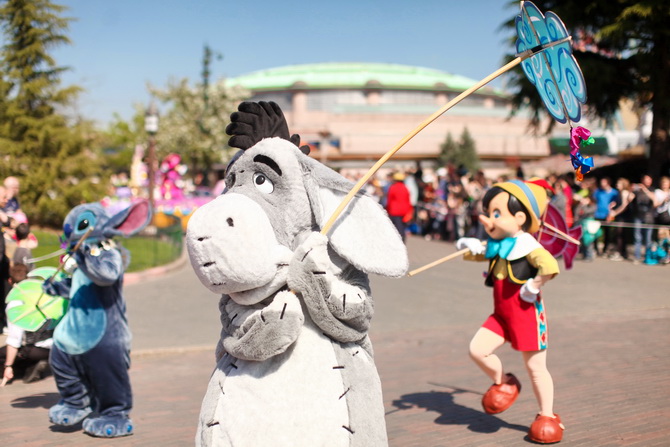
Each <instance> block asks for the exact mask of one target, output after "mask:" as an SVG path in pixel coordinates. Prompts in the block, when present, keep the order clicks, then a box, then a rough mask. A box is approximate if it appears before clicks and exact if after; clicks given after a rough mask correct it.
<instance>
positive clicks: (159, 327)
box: [0, 237, 670, 447]
mask: <svg viewBox="0 0 670 447" xmlns="http://www.w3.org/2000/svg"><path fill="white" fill-rule="evenodd" d="M408 250H409V253H410V262H411V267H412V268H416V267H419V266H422V265H424V264H426V263H428V262H430V261H433V260H435V259H437V258H440V257H442V256H445V255H446V254H448V253H450V252H453V251H454V247H453V244H449V243H443V242H435V241H433V242H428V241H424V240H423V239H420V238H417V237H411V238H409V239H408ZM561 266H562V263H561ZM484 269H485V265H484V264H478V263H469V262H464V261H462V260H460V259H458V260H453V261H450V262H448V263H446V264H443V265H441V266H438V267H435V268H433V269H431V270H428V271H426V272H424V273H421V274H419V275H417V276H415V277H412V278H402V279H388V278H381V277H373V278H372V290H373V295H374V297H375V310H376V313H375V318H374V320H373V328H372V331H371V337H372V341H373V344H374V348H375V360H376V363H377V368H378V370H379V374H380V377H381V380H382V385H383V390H384V400H385V408H386V423H387V429H388V434H389V443H390V445H391V446H394V447H406V446H421V447H429V446H523V445H529V444H530V442H529V441H528V440H527V439H526V438H525V437H526V432H527V431H528V427H529V425H530V423H531V422H532V420H533V418H534V415H535V413H536V411H537V404H536V401H535V398H534V396H533V393H532V389H531V385H530V383H529V381H528V378H527V376H526V374H525V372H524V367H523V363H522V361H521V356H520V355H519V353H517V352H514V351H513V350H512V349H511V348H509V346H504V347H503V348H501V349H500V350H499V355H500V357H501V358H502V360H503V362H504V363H505V364H506V366H507V369H508V370H510V371H512V372H515V373H516V374H517V376H518V377H519V378H520V380H521V382H522V386H523V389H522V392H521V395H520V397H519V400H518V401H517V403H516V404H515V405H514V406H513V407H512V408H511V409H509V410H508V411H506V412H504V413H502V414H500V415H495V416H491V415H487V414H485V413H483V411H482V410H481V406H480V400H481V397H482V393H483V392H484V391H485V390H486V389H487V388H488V386H489V385H490V383H489V380H488V379H487V378H486V377H485V376H484V375H483V373H481V372H480V371H479V369H477V367H476V366H475V365H474V363H472V361H471V360H470V359H469V357H468V354H467V347H468V343H469V340H470V338H471V337H472V335H473V334H474V333H475V331H476V330H477V328H478V327H479V326H480V324H481V323H482V322H483V320H484V319H485V318H486V316H487V315H488V314H489V313H490V312H491V307H492V299H491V291H490V289H488V288H485V287H484V286H483V278H482V272H483V270H484ZM669 290H670V265H668V266H646V265H633V264H632V263H628V262H612V261H608V260H605V259H597V260H596V261H595V262H593V263H583V262H580V261H577V262H576V264H575V267H574V268H573V269H572V270H570V271H564V272H562V274H561V275H560V276H558V277H557V278H556V279H555V280H553V281H551V282H550V283H549V284H548V285H547V286H546V287H545V289H544V294H545V300H546V306H547V312H548V318H549V331H550V339H549V346H550V347H549V370H550V371H551V373H552V375H553V377H554V382H555V387H556V399H555V410H556V412H557V413H559V414H560V415H561V417H562V419H563V421H564V423H565V425H566V427H567V429H566V431H565V435H564V440H563V442H562V443H561V444H559V445H562V446H566V447H567V446H645V447H646V446H670V355H669V354H670V348H669V347H668V343H669V342H670V294H669V293H668V292H669ZM125 293H126V297H127V300H128V314H129V319H130V324H131V328H132V330H133V333H134V340H133V353H132V368H131V371H130V373H131V380H132V385H133V391H134V399H135V406H134V409H133V412H132V419H133V422H134V424H135V426H136V428H135V430H136V431H135V434H134V435H133V436H130V437H128V438H119V439H114V440H105V439H97V438H91V437H89V436H87V435H84V434H82V432H81V431H80V430H63V429H59V428H58V427H54V426H52V425H51V424H50V423H49V421H48V416H47V409H48V408H49V407H50V406H51V405H53V404H55V403H56V402H57V400H58V393H57V390H56V386H55V384H54V382H53V378H51V377H49V378H47V379H45V380H42V381H39V382H36V383H32V384H28V385H26V384H23V383H22V382H20V381H19V382H15V383H13V384H11V385H8V386H7V387H5V388H0V443H1V444H2V445H4V446H15V445H25V446H61V445H70V446H118V447H121V446H189V445H193V439H194V434H195V427H196V423H197V419H198V413H199V409H200V402H201V400H202V396H203V394H204V391H205V388H206V385H207V381H208V379H209V375H210V374H211V371H212V369H213V367H214V346H215V344H216V341H217V338H218V332H219V328H220V325H219V322H218V309H217V297H216V296H215V295H213V294H212V293H210V292H208V291H207V290H206V289H205V288H204V287H203V286H202V285H200V283H199V282H198V280H197V279H196V277H195V275H194V274H193V272H192V270H191V268H190V266H189V265H188V262H185V263H182V264H181V266H180V267H178V268H176V269H174V270H172V271H168V272H164V274H163V275H147V274H138V275H130V276H129V277H128V278H127V285H126V288H125ZM259 429H262V427H259ZM295 445H296V446H301V444H300V442H299V440H296V443H295Z"/></svg>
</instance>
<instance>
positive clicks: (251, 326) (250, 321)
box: [186, 102, 408, 447]
mask: <svg viewBox="0 0 670 447" xmlns="http://www.w3.org/2000/svg"><path fill="white" fill-rule="evenodd" d="M238 110H239V111H238V112H236V113H234V114H233V115H232V116H231V121H232V123H231V125H230V126H229V127H228V128H227V132H228V133H229V134H232V135H233V137H232V138H231V139H230V143H229V144H230V145H231V146H233V147H239V148H241V149H242V150H240V151H239V152H238V153H237V154H236V155H235V157H234V158H233V160H232V161H231V162H230V164H229V165H228V168H227V171H226V176H225V182H226V189H225V191H224V192H223V194H222V195H220V196H219V197H217V198H216V200H213V201H211V202H209V203H208V204H206V205H204V206H202V207H200V208H198V210H197V211H195V212H194V214H193V217H192V218H191V219H190V220H189V223H188V230H187V234H186V241H187V247H188V252H189V256H190V259H191V264H192V266H193V269H194V270H195V272H196V274H197V276H198V278H199V279H200V281H201V282H202V283H203V284H204V285H205V286H206V287H207V288H208V289H209V290H211V291H212V292H215V293H218V294H221V299H220V301H219V310H220V312H221V323H222V330H221V338H220V340H219V343H218V346H217V350H216V361H217V365H216V368H215V369H214V372H213V374H212V376H211V378H210V381H209V386H208V388H207V393H206V395H205V398H204V399H203V402H202V408H201V411H200V423H199V426H198V432H197V434H196V444H197V445H208V446H209V445H212V446H242V447H244V446H329V447H345V446H360V447H374V446H385V445H387V443H388V441H387V435H386V424H385V421H384V404H383V399H382V390H381V382H380V380H379V376H378V374H377V369H376V367H375V364H374V360H373V353H372V344H371V342H370V338H369V337H368V328H369V327H370V322H371V319H372V314H373V303H372V295H371V291H370V282H369V279H368V275H367V274H368V273H377V274H382V275H386V276H402V275H403V274H404V273H405V272H406V270H407V266H408V260H407V251H406V249H405V246H404V244H403V243H402V240H401V238H400V235H399V234H398V232H397V231H396V229H395V227H394V226H393V225H392V224H391V222H390V220H389V219H388V217H387V215H386V213H385V212H384V210H383V208H382V207H381V206H380V205H379V204H378V203H377V202H376V201H374V200H373V199H372V198H371V197H369V196H366V195H363V194H359V195H358V196H357V197H355V198H354V199H353V200H352V202H351V203H350V207H349V208H348V209H347V210H346V211H345V213H344V214H343V215H341V216H340V217H339V218H338V220H337V221H336V222H335V225H334V226H333V231H332V232H331V233H330V238H327V237H326V236H324V235H322V234H321V233H320V232H319V229H320V228H321V227H322V226H323V225H324V223H325V222H326V221H327V220H328V218H329V217H330V216H331V214H332V212H333V210H335V208H337V206H338V205H339V204H340V202H341V200H342V198H343V197H344V196H345V195H346V194H347V193H348V192H349V191H350V190H351V188H352V187H353V184H352V183H350V182H349V181H347V180H346V179H345V178H344V177H342V176H341V175H339V174H338V173H336V172H335V171H333V170H331V169H330V168H328V167H326V166H324V165H323V164H321V163H319V162H318V161H317V160H315V159H313V158H311V157H309V156H308V155H307V153H308V152H309V150H308V149H306V148H305V149H303V148H299V147H298V145H297V144H298V143H299V141H300V137H299V136H298V135H293V136H289V135H290V134H289V132H288V127H287V125H286V121H285V119H284V116H283V113H282V111H281V110H280V109H279V107H278V106H277V105H276V104H274V103H267V102H260V103H242V104H241V105H240V106H239V109H238Z"/></svg>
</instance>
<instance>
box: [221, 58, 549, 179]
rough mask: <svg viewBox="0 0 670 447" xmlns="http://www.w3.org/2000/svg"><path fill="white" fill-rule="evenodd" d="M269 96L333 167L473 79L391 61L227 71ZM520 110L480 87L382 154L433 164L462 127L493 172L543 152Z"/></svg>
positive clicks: (370, 153) (352, 160) (395, 134)
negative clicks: (392, 152)
mask: <svg viewBox="0 0 670 447" xmlns="http://www.w3.org/2000/svg"><path fill="white" fill-rule="evenodd" d="M226 82H227V84H228V85H230V86H233V85H239V86H242V87H244V88H246V89H248V90H249V91H251V93H252V98H251V100H257V101H275V102H277V103H278V104H279V105H280V106H281V107H282V110H283V111H284V114H285V115H286V118H287V121H288V123H289V128H290V130H291V132H293V133H298V134H300V136H301V139H302V142H303V144H309V145H310V146H311V147H312V149H313V153H312V155H313V156H314V157H315V158H318V159H320V160H321V161H322V162H324V163H326V164H328V165H329V166H331V167H333V168H352V169H357V168H368V167H369V166H371V165H372V164H373V163H374V162H375V161H377V160H378V159H379V158H380V157H381V156H382V155H383V154H385V153H386V152H387V151H389V150H390V149H392V148H394V147H395V146H396V145H398V144H399V143H400V142H401V141H402V140H403V139H404V138H406V137H407V136H408V135H409V134H410V133H411V132H413V131H414V130H415V129H416V128H417V126H419V125H421V124H423V123H424V122H425V121H426V120H427V119H428V118H429V117H430V116H431V115H432V114H434V113H435V112H436V111H438V110H439V109H440V108H441V107H442V106H444V105H445V104H447V103H448V102H449V101H451V100H452V99H453V98H455V97H456V96H458V95H459V94H460V93H461V92H463V91H464V90H466V89H468V88H469V87H471V86H472V85H474V84H475V83H476V82H477V81H475V80H472V79H467V78H465V77H462V76H459V75H454V74H450V73H445V72H441V71H437V70H432V69H427V68H421V67H412V66H404V65H393V64H373V63H322V64H308V65H293V66H287V67H278V68H273V69H268V70H262V71H259V72H255V73H251V74H249V75H245V76H240V77H237V78H231V79H228V80H227V81H226ZM528 124H529V119H528V117H527V116H526V115H525V114H524V113H519V114H518V115H517V116H514V117H510V105H509V98H508V96H507V95H506V94H505V93H503V92H501V91H499V90H496V89H493V88H490V87H484V88H482V89H480V90H478V91H477V92H475V93H474V94H472V95H470V96H468V97H467V98H465V99H464V100H463V101H462V102H460V103H459V104H457V105H456V106H454V107H453V108H452V109H450V110H449V111H447V112H446V113H444V114H443V115H442V116H440V117H439V118H437V119H436V120H435V121H434V122H432V123H431V124H429V125H428V126H427V127H426V128H425V129H423V130H422V131H420V132H419V133H418V134H417V135H416V136H414V137H413V138H412V139H411V140H410V141H409V142H407V143H406V144H405V145H404V146H403V147H402V149H400V150H399V151H398V152H397V154H396V155H395V156H394V157H393V158H392V160H391V161H389V162H388V167H394V166H395V167H402V166H403V165H407V164H408V163H415V161H420V162H421V163H422V164H423V165H430V164H433V165H434V164H435V163H436V161H437V157H438V155H439V153H440V146H441V145H442V144H443V143H444V142H445V140H446V138H447V135H448V134H451V136H452V138H453V139H454V140H458V139H459V138H460V136H461V134H462V133H463V131H464V129H465V128H467V130H468V131H469V133H470V135H471V137H472V138H473V139H474V141H475V145H476V150H477V153H478V155H479V158H480V160H481V165H482V167H483V168H484V169H485V170H486V171H489V172H491V173H492V174H493V173H498V172H502V171H505V170H510V169H514V168H515V167H516V165H517V164H518V163H520V162H525V161H531V160H537V159H540V158H543V157H546V156H547V155H549V150H550V149H549V142H548V139H547V138H546V137H544V136H535V135H532V134H531V133H530V132H529V127H528Z"/></svg>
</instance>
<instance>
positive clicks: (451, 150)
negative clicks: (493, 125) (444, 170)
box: [438, 127, 479, 172]
mask: <svg viewBox="0 0 670 447" xmlns="http://www.w3.org/2000/svg"><path fill="white" fill-rule="evenodd" d="M438 161H439V163H440V166H446V165H449V164H452V165H454V166H463V167H465V168H466V169H467V170H468V171H470V172H473V171H475V170H477V169H478V168H479V157H478V156H477V149H476V147H475V140H473V139H472V136H471V135H470V132H469V131H468V128H467V127H464V128H463V133H462V134H461V138H460V140H459V141H458V142H456V141H454V139H453V137H452V136H451V132H449V133H447V139H446V140H445V142H444V143H442V144H441V145H440V155H439V158H438Z"/></svg>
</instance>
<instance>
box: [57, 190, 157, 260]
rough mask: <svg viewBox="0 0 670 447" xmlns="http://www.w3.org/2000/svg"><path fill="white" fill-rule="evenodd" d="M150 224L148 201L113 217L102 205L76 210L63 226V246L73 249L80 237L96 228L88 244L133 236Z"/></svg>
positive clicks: (92, 205) (75, 208)
mask: <svg viewBox="0 0 670 447" xmlns="http://www.w3.org/2000/svg"><path fill="white" fill-rule="evenodd" d="M150 221H151V210H150V209H149V203H148V202H146V201H141V202H136V203H133V204H132V205H131V206H130V207H129V208H127V209H125V210H123V211H120V212H119V213H117V214H115V215H113V216H110V215H109V214H107V211H106V210H105V208H103V207H102V205H100V204H99V203H97V202H96V203H86V204H83V205H78V206H76V207H74V208H73V209H72V210H71V211H70V212H69V213H68V215H67V216H66V217H65V221H64V223H63V245H64V248H67V249H71V248H72V247H74V246H75V245H76V243H77V241H79V239H81V237H82V236H83V235H84V234H85V233H86V232H87V231H89V229H91V228H93V230H92V231H91V233H90V234H89V235H88V237H87V238H86V240H87V242H100V241H102V240H105V239H111V238H112V237H114V236H125V237H128V236H132V235H133V234H135V233H137V232H139V231H140V230H142V229H143V228H144V227H145V226H146V225H147V224H148V223H149V222H150Z"/></svg>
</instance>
